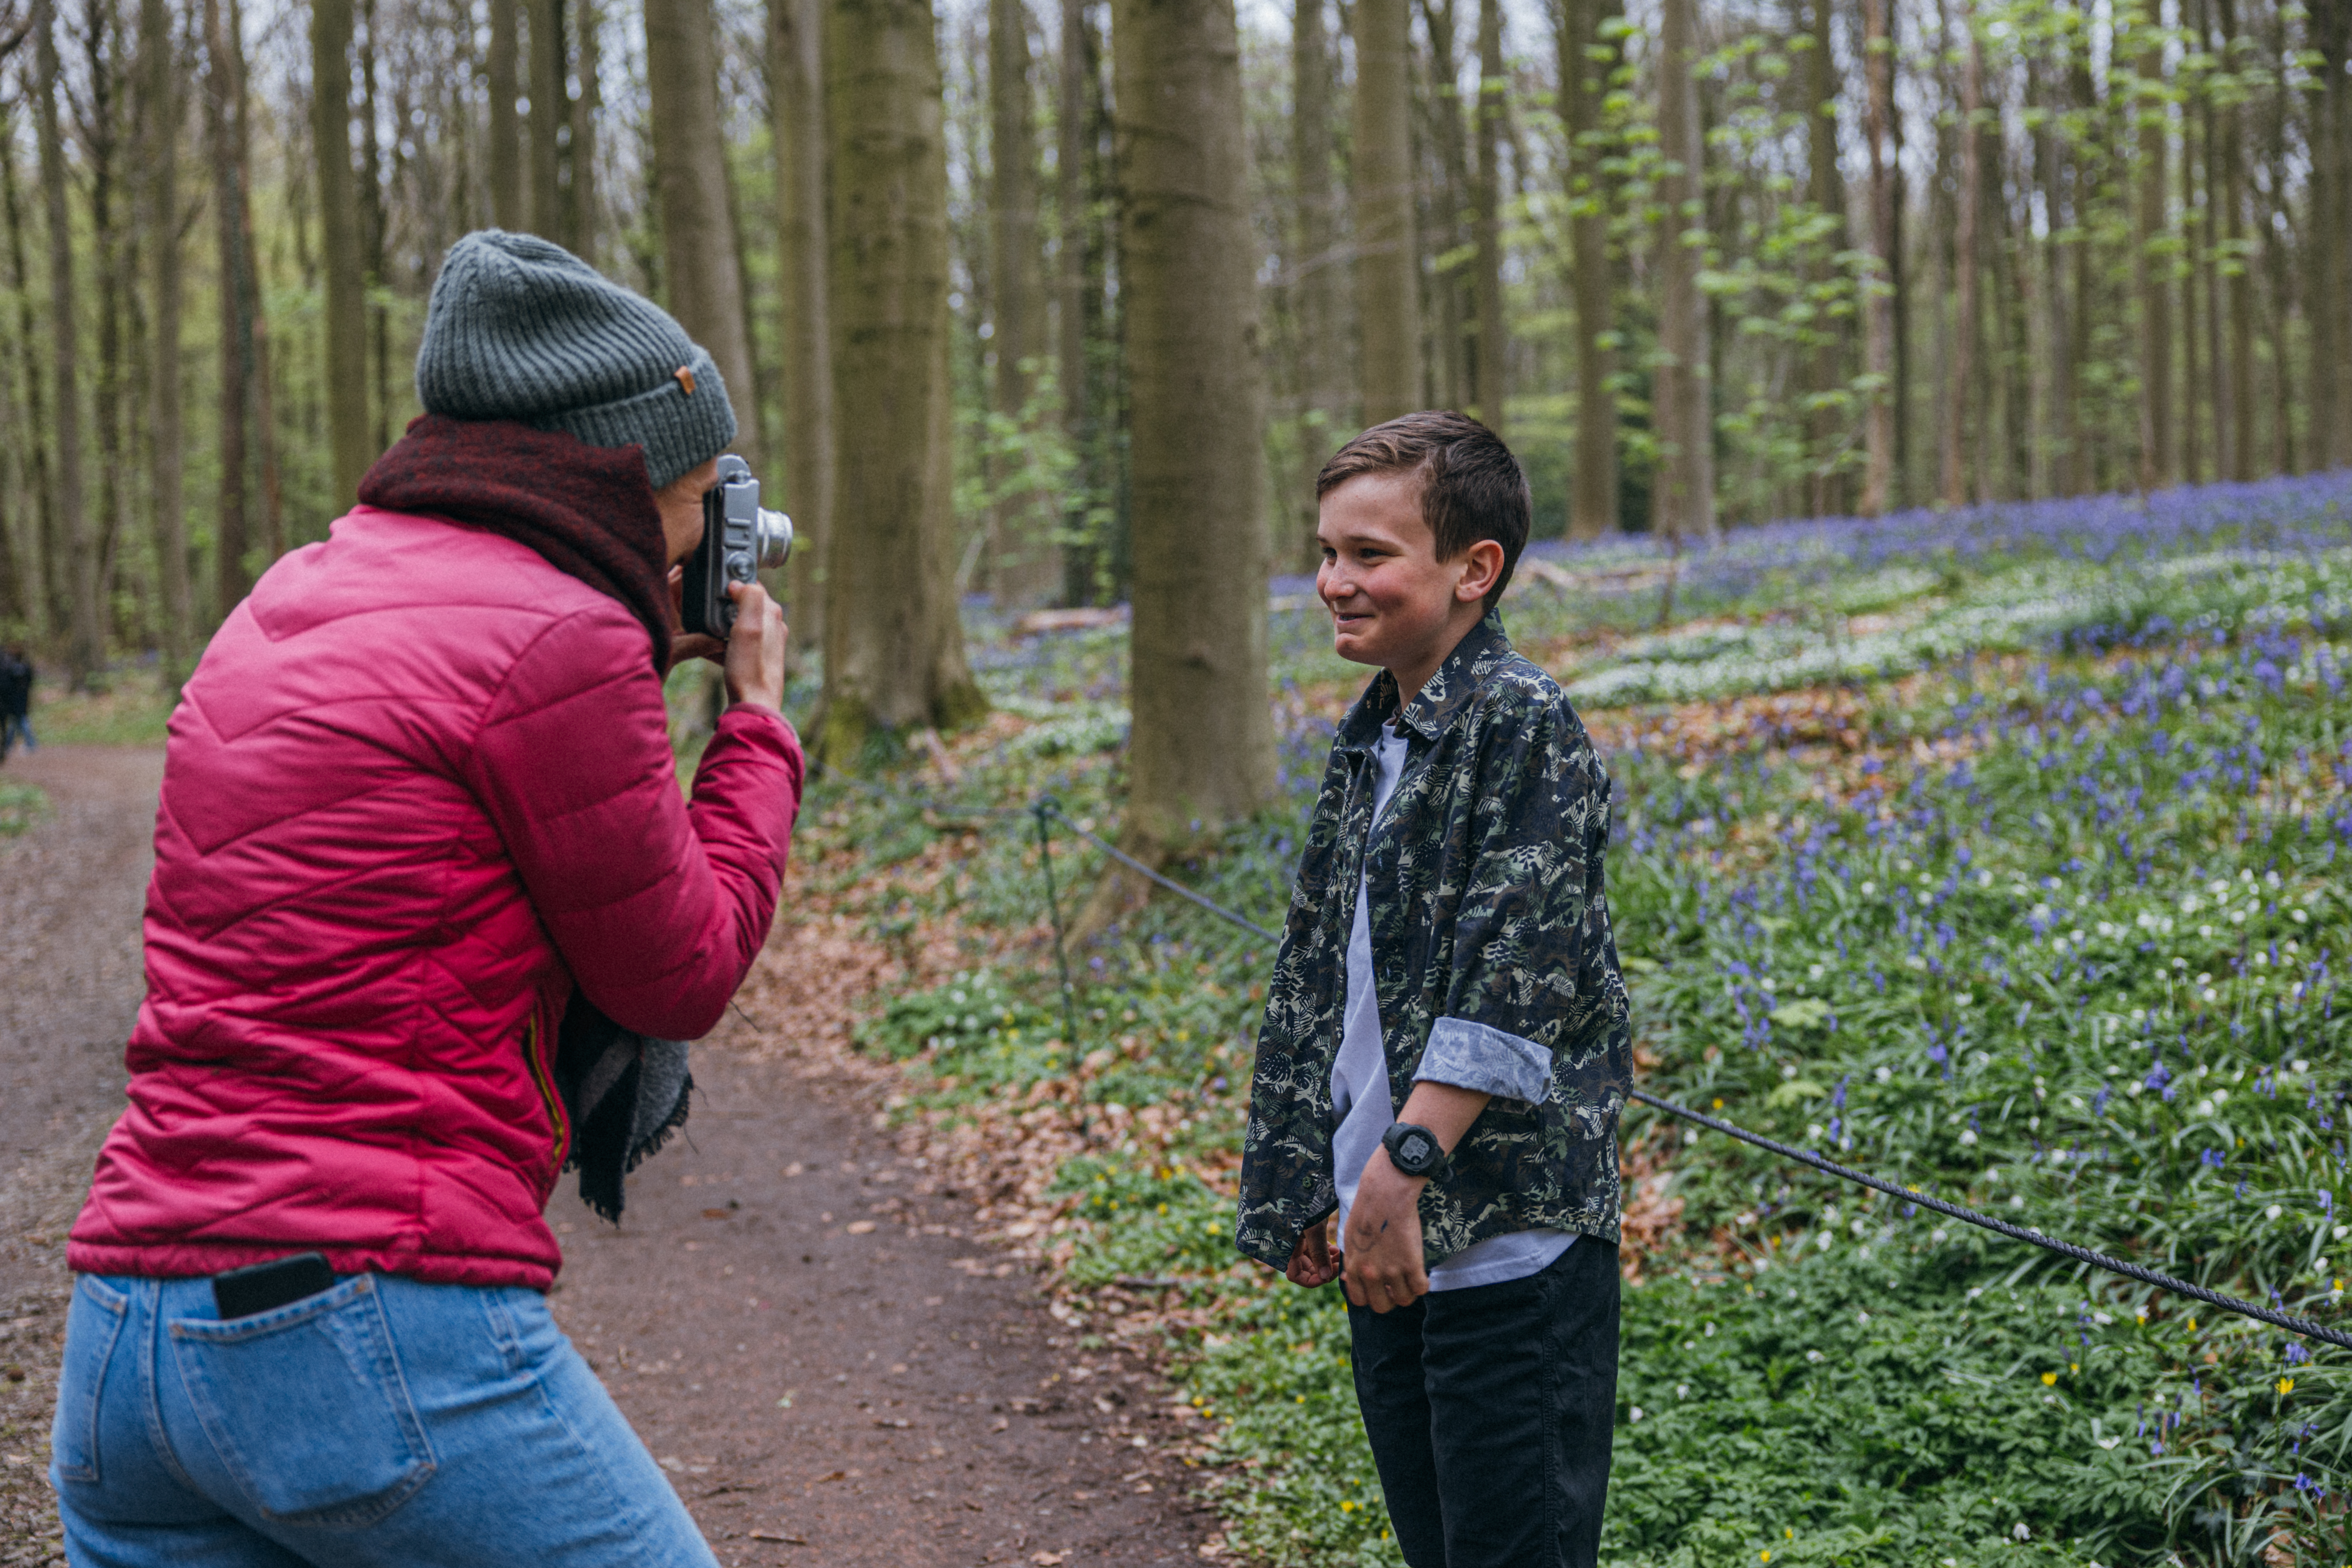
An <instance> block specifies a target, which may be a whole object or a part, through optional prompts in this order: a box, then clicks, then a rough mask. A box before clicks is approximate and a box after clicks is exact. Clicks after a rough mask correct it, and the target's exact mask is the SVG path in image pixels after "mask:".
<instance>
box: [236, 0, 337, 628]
mask: <svg viewBox="0 0 2352 1568" xmlns="http://www.w3.org/2000/svg"><path fill="white" fill-rule="evenodd" d="M314 26H315V19H314ZM205 56H206V58H205V142H207V143H208V145H209V147H210V149H211V152H212V162H213V229H214V234H215V238H216V239H217V241H218V256H219V271H220V281H219V283H218V284H216V285H215V289H214V294H215V299H216V300H218V301H219V305H220V367H221V368H220V403H219V408H220V491H219V503H218V507H217V510H216V511H215V516H214V521H213V595H214V599H215V614H216V615H217V616H218V617H219V618H220V619H222V620H226V619H227V618H228V614H229V612H230V611H232V610H234V609H236V606H237V602H238V601H239V600H241V599H243V598H244V597H245V595H246V594H247V591H249V590H250V589H251V588H252V586H253V578H252V577H251V575H250V574H247V571H246V562H245V557H246V551H247V549H248V548H249V547H250V545H251V543H252V538H253V535H252V509H251V502H250V500H249V497H248V493H247V481H248V479H249V470H250V468H251V467H252V464H251V459H250V453H249V450H248V448H247V444H246V439H247V433H248V430H249V427H250V424H251V421H250V418H249V411H250V408H251V405H252V389H253V379H254V378H253V368H254V367H253V356H252V353H251V352H250V351H251V345H252V342H253V331H252V326H251V323H249V322H248V321H247V320H246V317H245V299H246V296H245V290H244V289H241V288H239V287H237V286H236V279H239V278H241V277H243V276H244V275H245V267H246V261H245V243H246V229H245V226H244V224H243V223H242V222H240V221H239V214H240V212H241V211H242V210H243V207H244V204H245V164H244V162H243V160H242V158H241V156H240V150H239V148H238V145H237V140H236V96H237V89H238V83H239V81H240V80H241V79H242V77H243V72H241V71H240V70H238V69H237V68H236V58H237V40H236V29H235V28H234V27H233V26H230V25H229V24H228V22H227V20H226V18H225V17H224V16H222V14H221V0H205ZM345 174H346V176H348V174H349V170H348V169H346V171H345ZM347 205H348V204H347ZM357 227H358V224H357V216H356V215H352V229H353V236H352V248H353V249H354V251H356V249H357V247H358V239H357V232H356V231H357ZM353 259H354V260H356V257H354V258H353ZM331 305H332V301H330V309H331ZM333 326H334V322H333V321H332V318H331V317H330V321H329V333H330V335H329V340H328V363H329V365H330V367H332V366H334V365H337V364H341V365H343V366H345V367H346V368H345V371H344V379H346V380H347V381H349V382H350V383H351V384H352V389H353V390H354V391H356V392H357V393H358V394H359V395H360V396H361V398H362V400H363V399H364V396H365V385H366V384H365V382H364V381H363V380H362V368H361V365H360V363H359V359H358V357H356V356H354V357H349V358H339V357H338V356H337V355H336V353H335V352H334V351H335V345H334V340H333V336H332V330H333ZM355 336H356V334H355ZM329 380H330V382H332V380H333V376H332V374H330V376H329ZM328 395H329V405H330V410H331V409H332V400H333V398H334V395H335V390H334V388H333V386H332V385H330V387H329V389H328ZM337 472H338V475H340V473H341V466H340V464H339V465H338V468H337ZM355 488H356V482H355Z"/></svg>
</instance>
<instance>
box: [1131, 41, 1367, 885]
mask: <svg viewBox="0 0 2352 1568" xmlns="http://www.w3.org/2000/svg"><path fill="white" fill-rule="evenodd" d="M1370 4H1371V0H1357V5H1358V12H1359V15H1361V14H1362V13H1363V12H1364V11H1365V10H1367V9H1370ZM1398 9H1399V13H1400V15H1401V12H1402V8H1401V7H1399V8H1398ZM1399 32H1400V33H1401V32H1402V29H1401V28H1400V29H1399ZM1382 36H1383V37H1385V35H1382ZM1393 41H1395V42H1397V43H1399V44H1401V43H1402V38H1401V37H1398V38H1396V39H1394V40H1393ZM1398 52H1399V56H1400V58H1401V57H1402V49H1401V48H1400V50H1399V51H1398ZM1359 58H1361V57H1359ZM1111 60H1112V73H1113V81H1114V91H1115V94H1116V96H1117V100H1118V148H1119V152H1118V163H1119V173H1120V177H1121V178H1120V184H1121V190H1122V194H1123V195H1124V198H1125V199H1124V200H1123V202H1122V203H1121V206H1120V215H1119V226H1120V252H1119V253H1120V256H1121V258H1123V260H1124V262H1125V282H1126V287H1125V289H1124V292H1123V299H1124V302H1125V317H1126V327H1127V353H1128V364H1129V378H1130V379H1129V386H1130V388H1131V392H1130V395H1131V397H1132V399H1133V404H1132V407H1133V413H1132V415H1131V421H1132V426H1131V427H1132V432H1133V433H1132V436H1131V441H1132V453H1133V457H1132V464H1133V468H1132V473H1133V480H1132V482H1133V487H1134V512H1133V523H1132V529H1133V539H1134V551H1135V586H1134V605H1135V623H1134V632H1133V635H1132V638H1131V641H1130V644H1129V647H1130V649H1131V653H1130V675H1129V691H1130V693H1131V694H1132V696H1131V699H1130V700H1131V701H1132V702H1133V704H1134V709H1135V729H1134V737H1133V739H1132V740H1131V741H1130V742H1129V751H1128V760H1129V793H1128V813H1127V825H1126V832H1125V836H1124V837H1125V838H1126V842H1127V844H1128V846H1129V848H1130V850H1131V851H1133V852H1137V853H1139V854H1140V855H1142V856H1143V857H1145V858H1152V857H1156V856H1158V855H1160V854H1162V853H1164V852H1165V851H1166V850H1168V849H1169V848H1171V847H1176V846H1181V845H1183V844H1187V843H1192V842H1197V841H1199V840H1201V839H1202V838H1203V837H1209V836H1213V835H1214V834H1215V833H1216V831H1217V830H1218V829H1219V828H1220V827H1222V826H1224V825H1225V824H1227V823H1230V822H1234V821H1236V820H1238V819H1239V818H1241V817H1243V816H1247V815H1248V814H1249V813H1250V812H1252V811H1255V809H1257V808H1258V807H1259V806H1260V805H1264V804H1265V802H1266V801H1268V800H1269V799H1271V798H1272V797H1273V795H1274V774H1275V746H1274V721H1273V711H1272V708H1271V706H1270V704H1269V701H1268V691H1267V685H1266V622H1265V617H1266V605H1265V579H1266V570H1267V539H1266V531H1265V510H1264V506H1263V501H1264V491H1263V486H1264V483H1265V477H1264V476H1265V465H1264V462H1263V460H1262V458H1261V456H1260V445H1259V433H1258V421H1259V413H1260V399H1261V394H1260V386H1259V363H1258V319H1257V302H1256V284H1255V256H1256V253H1257V247H1256V245H1255V241H1254V239H1253V237H1252V234H1251V226H1250V204H1249V150H1248V143H1247V140H1246V137H1247V124H1248V121H1247V117H1246V115H1245V114H1244V108H1243V102H1242V79H1241V45H1240V38H1239V35H1238V32H1237V30H1236V27H1235V24H1234V5H1233V0H1114V6H1113V11H1112V22H1111ZM1360 146H1361V143H1359V147H1360ZM1406 210H1407V212H1408V213H1409V212H1410V206H1409V205H1407V209H1406ZM1402 254H1403V255H1406V256H1410V255H1411V252H1410V250H1405V251H1403V252H1402ZM1369 322H1370V318H1369V317H1368V318H1367V324H1368V326H1369ZM1212 737H1213V741H1211V739H1210V738H1212ZM1204 742H1207V743H1204ZM1106 886H1107V887H1108V886H1111V884H1106ZM1097 907H1099V902H1098V905H1097Z"/></svg>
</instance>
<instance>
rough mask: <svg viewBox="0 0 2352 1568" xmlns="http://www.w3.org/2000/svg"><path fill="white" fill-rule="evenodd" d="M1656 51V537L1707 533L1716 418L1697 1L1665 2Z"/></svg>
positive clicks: (1711, 529) (1711, 521) (1709, 536)
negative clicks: (1703, 288) (1704, 284)
mask: <svg viewBox="0 0 2352 1568" xmlns="http://www.w3.org/2000/svg"><path fill="white" fill-rule="evenodd" d="M1661 21H1662V26H1661V27H1660V29H1659V34H1660V36H1659V49H1658V153H1659V155H1660V156H1661V157H1662V158H1663V159H1664V163H1665V173H1664V175H1663V177H1662V178H1661V179H1660V180H1659V182H1658V192H1659V195H1660V198H1661V202H1660V205H1661V209H1662V210H1661V212H1660V215H1659V217H1658V258H1657V261H1658V265H1657V269H1658V367H1657V371H1656V374H1655V376H1654V379H1653V380H1652V383H1651V393H1650V405H1651V409H1652V419H1653V424H1654V429H1655V430H1656V433H1657V442H1658V470H1657V478H1656V480H1655V482H1654V489H1652V491H1651V499H1650V505H1651V512H1650V517H1651V521H1650V526H1651V528H1652V530H1653V531H1655V532H1657V533H1658V534H1660V535H1661V536H1664V535H1672V536H1674V537H1675V538H1678V539H1705V540H1713V539H1714V538H1715V537H1716V521H1715V420H1714V414H1713V407H1712V399H1711V396H1710V392H1709V386H1708V378H1707V352H1706V351H1707V341H1706V295H1705V294H1703V293H1701V292H1700V291H1699V286H1698V276H1699V269H1700V268H1701V267H1702V266H1703V265H1704V264H1705V259H1706V198H1705V195H1704V194H1703V188H1702V185H1701V181H1700V174H1701V173H1702V165H1701V159H1702V158H1703V157H1704V156H1705V152H1704V147H1703V145H1702V143H1701V142H1700V141H1699V126H1698V83H1697V80H1696V78H1695V76H1694V72H1695V70H1696V66H1697V63H1698V50H1699V40H1698V5H1697V0H1664V5H1663V7H1662V8H1661Z"/></svg>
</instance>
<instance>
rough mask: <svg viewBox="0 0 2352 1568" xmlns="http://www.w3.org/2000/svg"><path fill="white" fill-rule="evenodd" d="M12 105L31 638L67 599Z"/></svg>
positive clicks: (9, 163)
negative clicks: (29, 497)
mask: <svg viewBox="0 0 2352 1568" xmlns="http://www.w3.org/2000/svg"><path fill="white" fill-rule="evenodd" d="M12 108H13V105H9V104H6V103H0V202H5V205H6V207H7V216H8V285H9V289H10V291H11V292H13V293H14V294H15V295H16V373H17V379H18V381H19V383H20V384H22V385H23V387H24V389H25V431H24V437H23V440H22V444H21V447H20V450H21V451H22V453H23V455H24V459H25V476H26V482H27V486H28V488H29V489H31V491H32V499H33V518H32V527H31V528H30V529H29V530H28V537H29V538H30V539H31V541H32V549H31V550H30V551H29V552H28V554H29V555H30V557H31V559H30V560H29V561H28V563H26V577H27V579H28V580H27V582H26V586H25V596H26V600H27V602H28V603H29V604H30V605H31V606H32V613H31V614H30V615H29V616H27V617H26V618H27V619H28V620H30V621H31V622H32V624H33V630H34V632H35V633H36V634H37V635H42V636H47V635H49V634H51V633H52V632H54V630H55V628H56V627H57V626H58V625H59V624H61V623H65V622H68V621H70V619H71V618H72V616H71V612H70V611H69V610H68V608H67V603H66V602H67V600H68V597H69V596H70V595H68V594H67V592H66V591H65V586H64V582H63V577H62V574H63V573H64V571H65V563H64V562H62V561H60V560H59V559H58V554H59V551H58V540H59V537H60V535H61V534H62V532H63V528H62V526H61V524H60V523H59V521H58V492H57V486H56V485H55V484H53V483H52V482H51V480H50V473H51V470H50V466H49V441H50V437H52V436H54V435H55V434H56V430H57V426H56V425H55V424H54V423H52V422H51V420H50V419H49V416H48V392H47V383H46V380H45V377H44V374H43V372H42V369H41V363H40V350H39V348H38V346H37V345H38V344H39V342H40V323H39V318H38V315H37V307H36V306H35V304H34V302H33V300H34V285H33V267H32V262H31V260H30V259H29V258H28V257H27V256H26V249H25V199H24V192H23V189H22V187H21V186H20V185H19V184H18V183H17V179H16V126H15V124H14V122H13V121H14V116H13V115H12V114H11V113H10V110H11V109H12Z"/></svg>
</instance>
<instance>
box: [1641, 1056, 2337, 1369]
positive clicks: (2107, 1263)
mask: <svg viewBox="0 0 2352 1568" xmlns="http://www.w3.org/2000/svg"><path fill="white" fill-rule="evenodd" d="M1627 1092H1629V1093H1630V1094H1632V1095H1633V1098H1634V1099H1635V1100H1640V1101H1641V1102H1642V1103H1643V1104H1644V1105H1647V1106H1652V1107H1654V1108H1655V1109H1657V1110H1663V1111H1665V1112H1666V1113H1667V1114H1668V1115H1670V1116H1679V1117H1681V1118H1682V1119H1683V1120H1684V1121H1696V1122H1697V1123H1698V1124H1699V1125H1700V1126H1701V1127H1706V1128H1709V1129H1711V1130H1713V1131H1717V1132H1722V1133H1727V1134H1728V1135H1729V1136H1731V1137H1734V1138H1737V1139H1739V1140H1741V1141H1742V1142H1748V1143H1753V1144H1755V1145H1756V1146H1757V1147H1758V1148H1759V1149H1769V1150H1770V1151H1771V1152H1773V1153H1775V1154H1778V1155H1780V1156H1781V1157H1782V1158H1783V1159H1789V1160H1794V1161H1796V1162H1798V1163H1800V1164H1805V1165H1811V1167H1812V1168H1813V1169H1814V1170H1816V1171H1824V1172H1827V1173H1829V1174H1831V1175H1832V1176H1837V1177H1840V1178H1842V1179H1843V1180H1845V1181H1849V1182H1859V1183H1860V1184H1862V1185H1864V1186H1865V1187H1870V1188H1873V1189H1874V1190H1876V1191H1878V1192H1882V1193H1885V1194H1889V1195H1890V1196H1893V1197H1897V1198H1901V1199H1902V1200H1903V1201H1904V1202H1905V1203H1910V1204H1917V1205H1920V1206H1921V1207H1923V1208H1931V1209H1934V1210H1935V1211H1936V1212H1937V1214H1943V1215H1951V1216H1952V1217H1953V1218H1954V1219H1964V1220H1966V1221H1968V1222H1969V1224H1970V1225H1978V1226H1983V1227H1984V1228H1985V1229H1987V1230H1990V1231H1994V1232H1997V1233H1998V1234H2000V1235H2001V1236H2005V1237H2009V1238H2010V1239H2011V1241H2023V1242H2029V1243H2031V1244H2032V1245H2033V1246H2035V1247H2046V1248H2048V1249H2049V1250H2050V1251H2052V1252H2054V1253H2057V1254H2058V1255H2059V1256H2060V1257H2062V1258H2073V1259H2074V1261H2075V1262H2077V1263H2087V1264H2089V1265H2091V1266H2092V1267H2093V1268H2104V1269H2105V1270H2106V1271H2107V1272H2109V1273H2110V1274H2120V1275H2122V1276H2124V1278H2126V1279H2137V1280H2138V1281H2140V1283H2142V1284H2144V1285H2153V1286H2155V1287H2156V1288H2157V1289H2160V1290H2169V1291H2171V1292H2172V1293H2173V1294H2174V1295H2176V1296H2187V1297H2189V1298H2191V1299H2192V1300H2199V1301H2203V1302H2205V1303H2207V1304H2208V1305H2210V1306H2215V1307H2219V1308H2221V1310H2223V1311H2225V1312H2235V1313H2237V1314H2238V1315H2239V1316H2240V1317H2242V1318H2255V1319H2259V1320H2260V1321H2263V1322H2265V1323H2269V1324H2272V1325H2273V1326H2274V1327H2277V1328H2282V1329H2286V1330H2288V1331H2292V1332H2294V1333H2298V1334H2308V1335H2310V1336H2311V1337H2312V1338H2313V1339H2318V1340H2326V1342H2328V1343H2329V1344H2332V1345H2342V1346H2344V1347H2345V1348H2346V1349H2347V1350H2352V1334H2347V1333H2345V1332H2344V1331H2341V1330H2338V1329H2331V1328H2328V1327H2327V1326H2326V1325H2325V1324H2323V1323H2315V1322H2313V1321H2311V1320H2310V1319H2309V1318H2298V1317H2296V1316H2295V1315H2294V1314H2293V1313H2291V1312H2274V1311H2273V1310H2270V1309H2269V1308H2267V1307H2257V1306H2255V1305H2254V1304H2253V1303H2252V1301H2241V1300H2238V1299H2237V1298H2236V1297H2235V1296H2224V1295H2223V1294H2221V1292H2220V1291H2219V1290H2209V1289H2206V1288H2205V1287H2204V1286H2202V1285H2192V1284H2190V1283H2189V1281H2188V1280H2186V1279H2174V1278H2173V1277H2172V1276H2171V1275H2169V1274H2160V1273H2158V1271H2157V1270H2155V1269H2153V1268H2141V1267H2140V1266H2139V1265H2138V1264H2137V1263H2126V1262H2125V1261H2124V1260H2123V1259H2122V1258H2110V1257H2108V1256H2107V1255H2106V1254H2105V1253H2104V1252H2094V1251H2092V1250H2091V1249H2090V1248H2089V1247H2077V1246H2075V1245H2074V1243H2073V1242H2071V1241H2061V1240H2059V1239H2058V1238H2057V1237H2054V1236H2045V1235H2043V1234H2042V1232H2041V1231H2038V1230H2035V1229H2033V1228H2032V1227H2031V1226H2021V1225H2011V1224H2010V1223H2009V1221H2007V1220H2005V1219H1996V1218H1994V1217H1993V1216H1992V1215H1989V1214H1979V1213H1978V1212H1977V1211H1976V1210H1975V1209H1972V1208H1964V1207H1962V1206H1961V1205H1958V1204H1954V1203H1947V1202H1945V1201H1944V1200H1943V1199H1942V1198H1936V1197H1929V1196H1928V1195H1927V1194H1926V1193H1923V1192H1919V1191H1917V1190H1916V1189H1915V1188H1911V1187H1905V1186H1898V1185H1896V1184H1895V1183H1893V1182H1889V1181H1884V1180H1881V1179H1880V1178H1879V1177H1876V1176H1874V1175H1870V1174H1868V1173H1865V1172H1862V1171H1857V1170H1855V1169H1854V1168H1853V1166H1851V1165H1841V1164H1839V1163H1837V1162H1836V1161H1834V1160H1824V1159H1822V1157H1821V1156H1820V1155H1819V1154H1814V1153H1811V1152H1807V1151H1805V1150H1803V1149H1798V1148H1792V1147H1791V1146H1790V1145H1789V1144H1786V1143H1782V1142H1777V1141H1776V1140H1774V1139H1770V1138H1767V1137H1765V1136H1763V1135H1762V1134H1761V1133H1757V1132H1750V1131H1748V1130H1747V1129H1746V1128H1744V1127H1735V1126H1733V1125H1732V1124H1731V1123H1730V1122H1728V1121H1722V1120H1720V1119H1718V1118H1717V1117H1713V1116H1707V1115H1704V1114H1702V1113H1700V1112H1698V1111H1696V1110H1690V1109H1689V1108H1688V1107H1686V1106H1680V1105H1676V1104H1675V1102H1674V1101H1672V1100H1661V1099H1659V1098H1658V1097H1657V1096H1656V1095H1654V1094H1652V1093H1650V1092H1648V1091H1647V1090H1645V1089H1631V1090H1628V1091H1627Z"/></svg>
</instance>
